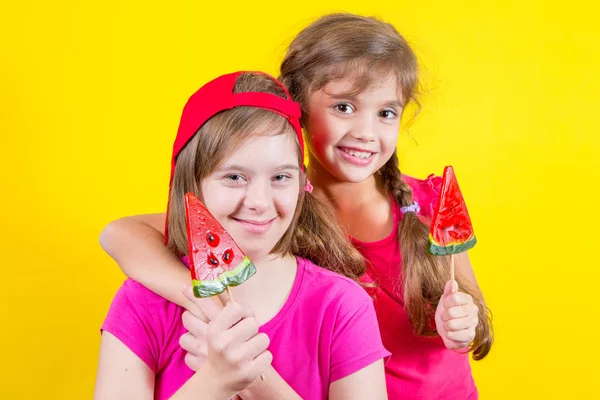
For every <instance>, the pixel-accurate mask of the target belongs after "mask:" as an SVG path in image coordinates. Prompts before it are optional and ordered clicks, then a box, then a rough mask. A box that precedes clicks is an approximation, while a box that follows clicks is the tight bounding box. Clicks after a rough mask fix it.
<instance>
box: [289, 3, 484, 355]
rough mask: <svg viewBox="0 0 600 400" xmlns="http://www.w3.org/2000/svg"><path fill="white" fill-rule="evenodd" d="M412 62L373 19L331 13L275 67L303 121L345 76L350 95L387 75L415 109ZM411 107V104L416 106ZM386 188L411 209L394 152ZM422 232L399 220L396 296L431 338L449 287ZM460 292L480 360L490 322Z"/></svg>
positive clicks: (389, 29) (413, 221)
mask: <svg viewBox="0 0 600 400" xmlns="http://www.w3.org/2000/svg"><path fill="white" fill-rule="evenodd" d="M417 72H418V62H417V58H416V56H415V54H414V52H413V50H412V49H411V48H410V46H409V44H408V43H407V42H406V40H405V39H404V38H403V37H402V36H401V35H400V34H399V33H398V32H397V31H396V29H395V28H394V27H393V26H392V25H390V24H388V23H385V22H383V21H380V20H378V19H376V18H371V17H363V16H358V15H354V14H330V15H326V16H324V17H321V18H319V19H318V20H317V21H315V22H314V23H312V24H311V25H309V26H308V27H307V28H305V29H304V30H303V31H302V32H300V33H299V34H298V36H296V38H295V39H294V40H293V41H292V43H291V44H290V46H289V49H288V52H287V54H286V56H285V58H284V60H283V62H282V64H281V75H280V80H281V81H282V82H283V84H284V85H286V87H287V88H288V90H289V91H290V94H291V95H292V97H293V98H294V100H296V101H298V102H299V103H300V105H301V107H302V111H303V115H304V117H303V118H304V120H305V119H306V113H308V112H309V111H310V110H309V107H308V98H309V96H310V94H311V93H313V92H314V91H316V90H319V89H321V88H323V87H324V86H325V85H326V84H327V83H328V82H330V81H332V80H335V79H339V78H343V77H352V78H353V79H354V81H355V88H354V90H355V92H356V93H359V92H360V91H362V90H364V89H365V88H366V87H368V86H369V85H370V84H372V83H374V82H376V81H377V80H380V79H382V78H385V77H387V76H389V74H394V76H395V77H396V79H397V82H398V83H399V87H400V89H401V91H402V97H403V99H404V102H405V104H408V103H409V102H416V96H417V93H418V86H419V84H418V74H417ZM417 106H418V103H417ZM379 173H380V174H381V178H382V181H383V185H384V187H385V189H386V190H387V191H389V192H391V193H392V195H393V196H394V200H395V201H396V203H398V204H399V205H400V206H409V205H411V204H412V203H413V198H412V197H413V196H412V190H411V188H410V186H409V185H408V184H406V183H405V182H404V180H403V179H402V174H401V172H400V169H399V167H398V158H397V155H396V152H394V155H393V156H392V157H391V158H390V159H389V160H388V161H387V162H386V164H385V165H384V166H383V167H382V168H381V169H380V170H379ZM428 233H429V226H428V225H427V224H426V223H424V222H423V221H421V220H420V219H419V218H418V217H417V215H416V214H414V213H407V214H406V215H404V217H403V218H402V220H401V222H400V226H399V228H398V240H399V241H400V247H401V251H402V275H401V276H402V280H401V285H402V288H401V291H402V292H403V294H404V307H405V310H406V314H407V315H408V318H409V320H410V322H411V324H412V327H413V330H414V331H415V333H417V334H418V335H421V336H433V335H436V334H437V332H436V331H435V329H433V328H432V327H431V325H430V321H431V318H432V315H433V314H434V313H435V309H436V307H437V305H438V302H439V299H440V298H441V296H442V294H443V291H444V285H445V283H446V281H447V280H448V270H449V259H448V258H447V257H439V256H432V255H430V254H429V253H428V252H427V250H426V249H427V240H428ZM457 280H458V284H459V287H460V290H461V291H463V292H466V293H468V294H470V295H471V296H473V300H474V302H475V304H476V305H477V307H478V308H479V320H480V321H481V322H480V323H479V324H478V326H477V329H476V334H475V340H474V341H473V343H472V344H471V347H470V350H472V351H473V358H474V359H475V360H479V359H482V358H484V357H485V356H486V355H487V354H488V352H489V351H490V348H491V344H492V341H493V333H492V325H491V318H490V316H489V313H488V310H487V309H486V307H485V305H484V303H483V297H482V295H481V293H480V292H479V291H478V290H477V289H476V288H474V287H469V286H467V285H466V284H465V279H464V277H460V276H458V277H457Z"/></svg>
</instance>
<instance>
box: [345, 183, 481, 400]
mask: <svg viewBox="0 0 600 400" xmlns="http://www.w3.org/2000/svg"><path fill="white" fill-rule="evenodd" d="M404 181H405V182H406V183H408V184H409V185H410V187H411V188H412V190H413V198H414V200H415V201H417V202H418V203H419V205H420V207H421V211H420V213H419V214H420V215H421V216H422V217H425V218H428V219H431V218H432V217H433V212H434V209H435V205H436V204H437V201H438V197H439V189H440V186H441V182H442V180H441V178H440V177H437V176H433V175H431V176H429V177H428V178H427V179H426V180H418V179H415V178H411V177H409V176H404ZM393 216H394V228H393V230H392V233H391V234H390V235H389V236H388V237H386V238H384V239H382V240H380V241H377V242H370V243H365V242H360V241H358V240H356V239H352V241H353V243H354V245H355V246H356V248H357V249H358V250H359V251H360V252H361V253H362V254H363V256H364V257H365V258H366V259H367V260H368V261H369V263H368V268H367V274H366V276H364V277H363V281H365V282H376V283H377V284H378V286H376V288H368V289H367V291H368V292H369V293H370V294H371V295H372V297H373V299H374V303H375V311H376V312H377V318H378V320H379V329H380V330H381V337H382V339H383V344H384V346H385V348H386V349H388V350H389V351H391V352H392V356H391V357H390V358H389V359H388V361H387V362H386V365H385V369H386V371H385V372H386V380H387V389H388V397H389V398H390V399H391V400H400V399H407V400H408V399H410V400H450V399H452V400H467V399H469V400H472V399H477V398H478V394H477V388H476V387H475V383H474V381H473V377H472V374H471V367H470V365H469V358H468V355H466V354H460V353H457V352H455V351H453V350H448V349H447V348H446V347H445V346H444V343H443V341H442V339H441V338H440V337H433V338H426V337H420V336H417V335H416V334H415V333H414V332H413V330H412V328H411V325H410V323H409V321H408V317H407V316H406V313H405V311H404V301H403V299H402V292H401V291H400V290H399V285H398V282H399V281H400V279H401V271H402V255H401V252H400V245H399V243H398V240H397V233H398V224H399V222H400V220H401V219H402V214H401V212H400V207H399V206H398V205H397V204H394V206H393Z"/></svg>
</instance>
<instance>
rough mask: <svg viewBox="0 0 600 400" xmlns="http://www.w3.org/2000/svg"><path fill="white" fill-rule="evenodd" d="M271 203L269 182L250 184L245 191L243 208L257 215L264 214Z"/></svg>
mask: <svg viewBox="0 0 600 400" xmlns="http://www.w3.org/2000/svg"><path fill="white" fill-rule="evenodd" d="M272 203H273V198H272V195H271V185H270V182H260V181H255V182H250V183H248V186H247V189H246V197H245V198H244V207H246V208H247V209H249V210H252V211H254V212H255V213H257V214H259V215H260V214H264V212H265V211H267V210H268V209H269V207H270V205H271V204H272Z"/></svg>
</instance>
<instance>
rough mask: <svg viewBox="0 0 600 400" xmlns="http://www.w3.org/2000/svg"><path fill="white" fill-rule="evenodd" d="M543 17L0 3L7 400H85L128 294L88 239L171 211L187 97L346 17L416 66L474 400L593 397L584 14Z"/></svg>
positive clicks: (421, 142)
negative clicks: (476, 342) (485, 318)
mask: <svg viewBox="0 0 600 400" xmlns="http://www.w3.org/2000/svg"><path fill="white" fill-rule="evenodd" d="M123 3H124V4H123ZM202 3H205V4H202ZM325 3H329V4H328V5H325ZM550 3H551V2H546V1H542V0H537V1H526V2H521V1H514V0H513V1H506V0H502V1H500V0H498V1H456V2H451V1H450V2H449V1H410V2H409V1H396V2H373V1H343V2H340V1H335V2H334V1H330V2H326V1H315V2H310V3H308V2H304V1H303V2H297V3H295V4H293V3H289V2H281V3H278V2H270V3H269V4H267V3H262V4H258V2H240V4H236V3H235V2H202V1H189V2H178V1H172V2H160V3H156V4H154V3H151V2H147V1H130V2H120V1H116V0H106V1H104V2H94V3H88V2H80V1H74V0H65V1H56V2H43V1H39V0H38V1H35V0H34V1H32V2H24V3H23V2H21V3H19V2H10V3H8V2H3V5H1V6H0V38H1V39H0V137H1V141H0V149H1V150H0V163H1V164H0V171H1V174H2V177H1V182H2V191H1V201H2V207H1V210H2V211H1V213H2V229H1V233H0V235H1V236H0V243H1V244H0V246H1V250H2V252H1V255H0V257H1V258H0V260H1V261H0V263H1V265H2V270H1V271H2V278H1V279H2V290H0V296H1V297H0V307H1V314H0V315H1V317H0V346H1V347H0V369H1V370H0V398H2V399H21V398H22V399H33V398H40V397H43V398H45V399H83V398H91V396H92V391H93V385H94V378H95V369H96V362H97V352H98V344H99V339H100V335H99V332H98V328H99V326H100V324H101V322H102V320H103V317H104V315H105V312H106V310H107V308H108V305H109V302H110V300H111V298H112V295H113V294H114V291H115V290H116V288H117V287H118V285H119V284H120V283H121V281H122V279H123V276H122V275H121V273H120V271H119V269H118V268H117V266H116V265H114V264H113V263H112V262H111V260H110V259H109V258H108V257H107V256H106V255H105V254H104V253H103V252H102V251H101V249H100V247H99V245H98V242H97V238H98V235H99V233H100V231H101V229H102V227H103V226H104V225H105V224H106V223H108V222H109V221H110V220H112V219H115V218H117V217H119V216H123V215H128V214H135V213H144V212H154V211H161V210H163V209H164V207H165V196H166V189H167V179H168V169H169V155H170V147H171V143H172V140H173V138H174V135H175V132H176V127H177V123H178V118H179V114H180V111H181V108H182V106H183V104H184V102H185V100H186V99H187V96H189V95H190V94H191V93H192V92H193V91H194V90H196V88H197V87H198V86H199V85H201V84H202V83H204V82H205V81H206V80H208V79H209V78H212V77H214V76H215V75H217V74H219V73H224V72H229V71H233V70H237V69H262V70H266V71H267V72H271V73H276V72H277V67H278V63H279V61H280V60H281V58H282V55H283V53H284V50H285V47H286V45H287V44H288V43H289V41H290V40H291V39H292V38H293V36H294V34H295V33H297V32H298V31H299V30H300V29H301V28H302V27H303V26H305V25H306V24H308V23H309V22H310V21H312V20H313V19H314V18H315V17H317V16H319V15H320V14H322V13H325V12H330V11H340V10H346V11H352V12H358V13H364V14H369V15H373V14H374V15H379V16H381V17H383V18H385V19H386V20H388V21H389V22H392V23H393V24H394V25H395V26H396V27H397V28H398V30H399V31H400V32H402V33H403V34H404V35H405V36H406V37H407V38H408V40H409V41H411V43H412V44H413V45H414V48H415V49H416V51H417V52H418V55H419V57H420V59H421V61H422V62H423V65H424V66H425V67H426V70H425V71H424V78H425V83H426V85H427V89H428V90H427V93H425V95H424V96H423V98H422V101H423V106H424V108H423V111H422V113H421V114H420V116H419V117H418V118H417V120H416V122H415V123H414V124H413V125H412V127H411V129H410V132H408V133H407V132H406V131H404V132H403V134H402V135H401V138H400V142H399V143H400V146H401V148H400V152H401V166H402V168H403V171H404V172H406V173H409V174H413V175H417V176H422V177H425V176H426V175H428V174H429V173H431V172H435V173H438V174H439V173H441V172H442V169H443V166H444V165H446V164H452V165H454V166H455V169H456V172H457V175H458V177H459V181H460V183H461V186H462V189H463V192H464V195H465V197H466V199H467V202H468V205H469V210H470V213H471V216H472V219H473V222H474V225H475V230H476V233H477V235H478V238H479V244H478V246H477V247H475V249H473V250H472V251H471V253H470V254H471V258H472V260H473V263H474V265H475V269H476V274H477V276H478V279H479V282H480V284H481V286H482V288H483V290H484V293H485V295H486V298H487V301H488V303H489V306H490V308H491V309H492V310H493V312H494V324H495V328H496V335H497V336H496V343H495V346H494V348H493V350H492V353H491V354H490V355H489V357H488V358H487V359H485V360H484V361H482V362H475V363H473V373H474V375H475V378H476V381H477V384H478V386H479V389H480V392H481V398H482V399H508V398H510V399H585V398H590V397H593V391H592V388H593V387H596V386H597V380H598V377H597V371H598V369H597V364H598V360H599V356H600V350H599V346H598V343H597V341H598V335H597V327H596V325H595V323H596V322H597V321H596V320H597V319H598V317H599V315H598V308H597V306H596V305H595V304H596V300H597V295H598V291H597V288H598V286H599V285H600V283H599V281H600V274H599V273H598V268H599V267H598V262H597V260H598V257H597V255H596V254H595V252H596V251H597V244H596V243H597V242H598V237H597V232H598V226H599V223H600V221H599V219H598V211H597V210H596V207H597V205H598V203H599V201H598V197H597V195H595V194H594V192H595V190H596V187H597V185H598V180H599V179H600V163H599V159H600V139H599V138H598V133H599V132H600V130H599V128H600V126H599V123H598V116H599V113H600V101H599V95H598V93H599V92H600V79H599V78H598V73H599V71H600V50H599V48H600V46H599V43H600V35H599V33H598V31H599V28H598V20H597V15H598V8H597V6H595V5H593V4H594V3H593V2H591V1H590V2H589V3H588V4H584V3H583V2H578V1H571V2H566V3H565V2H562V3H560V4H559V3H557V4H550ZM371 4H372V5H371ZM296 6H297V7H296ZM342 7H343V8H342ZM409 133H410V135H412V137H413V138H414V139H416V141H417V142H418V145H417V144H416V143H415V141H414V140H413V138H411V137H410V136H409ZM594 392H595V391H594Z"/></svg>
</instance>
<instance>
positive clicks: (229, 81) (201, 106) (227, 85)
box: [169, 71, 304, 186]
mask: <svg viewBox="0 0 600 400" xmlns="http://www.w3.org/2000/svg"><path fill="white" fill-rule="evenodd" d="M247 72H250V73H258V74H261V75H265V76H267V77H269V78H271V79H272V80H273V82H275V83H277V85H279V87H281V89H282V90H283V91H284V93H285V95H286V96H287V99H284V98H282V97H280V96H277V95H275V94H271V93H264V92H243V93H233V88H234V87H235V83H236V82H237V79H238V78H239V76H240V75H242V74H244V73H247ZM234 107H257V108H263V109H265V110H269V111H272V112H274V113H276V114H279V115H281V116H282V117H284V118H285V119H287V120H288V121H289V123H290V124H291V125H292V127H293V128H294V130H295V131H296V135H297V136H298V142H299V143H300V149H301V151H302V160H304V140H303V138H302V128H301V126H300V115H301V111H300V105H299V104H298V103H296V102H295V101H293V100H292V97H291V96H290V94H289V92H288V91H287V89H286V88H285V87H284V86H283V85H282V84H281V83H280V82H279V81H278V80H277V79H275V78H273V77H272V76H270V75H268V74H265V73H263V72H254V71H238V72H234V73H231V74H227V75H221V76H219V77H218V78H216V79H213V80H212V81H210V82H208V83H207V84H205V85H204V86H202V87H201V88H200V89H198V91H196V93H194V94H193V95H192V96H191V97H190V98H189V99H188V101H187V103H186V104H185V107H183V112H182V114H181V121H180V122H179V129H178V130H177V137H176V138H175V143H174V144H173V156H172V158H171V178H170V180H171V181H172V180H173V174H174V172H175V162H176V160H177V156H178V155H179V153H180V152H181V150H182V149H183V148H184V147H185V145H186V144H187V143H188V142H189V141H190V140H191V139H192V138H193V137H194V135H195V134H196V132H198V129H200V128H201V127H202V125H204V124H205V123H206V121H208V120H209V119H211V118H212V117H214V116H215V115H216V114H218V113H220V112H221V111H225V110H231V109H232V108H234ZM302 168H303V169H304V165H302ZM169 186H170V184H169Z"/></svg>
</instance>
